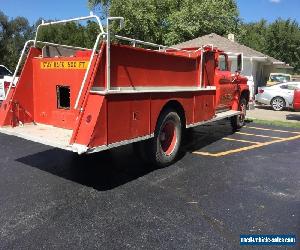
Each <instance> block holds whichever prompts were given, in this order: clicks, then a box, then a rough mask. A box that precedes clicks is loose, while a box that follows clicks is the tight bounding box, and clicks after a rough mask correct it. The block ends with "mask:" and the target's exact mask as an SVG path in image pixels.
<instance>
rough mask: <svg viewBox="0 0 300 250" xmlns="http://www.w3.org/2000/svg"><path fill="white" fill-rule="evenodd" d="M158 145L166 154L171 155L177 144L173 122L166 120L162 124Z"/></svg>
mask: <svg viewBox="0 0 300 250" xmlns="http://www.w3.org/2000/svg"><path fill="white" fill-rule="evenodd" d="M159 140H160V145H161V148H162V150H163V152H164V153H165V154H166V155H171V154H172V153H173V151H174V149H175V147H176V144H177V133H176V127H175V124H174V122H172V121H168V122H166V123H165V124H164V126H163V128H162V130H161V133H160V135H159Z"/></svg>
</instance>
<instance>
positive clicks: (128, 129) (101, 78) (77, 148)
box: [0, 40, 249, 165]
mask: <svg viewBox="0 0 300 250" xmlns="http://www.w3.org/2000/svg"><path fill="white" fill-rule="evenodd" d="M108 44H109V48H108V47H107V46H108ZM49 46H50V45H47V46H46V47H45V48H46V49H48V47H49ZM54 47H55V46H54ZM45 48H44V49H45ZM55 48H58V46H56V47H55ZM44 49H40V48H38V47H31V48H30V50H29V53H28V55H27V59H26V62H25V64H24V66H23V69H22V72H21V75H20V78H19V81H18V84H17V85H16V86H15V87H13V86H12V87H11V88H10V91H9V92H8V95H7V98H6V100H5V101H4V102H3V103H2V105H1V107H0V127H1V132H4V133H7V134H13V135H17V136H20V137H23V138H26V139H29V140H33V141H36V142H41V143H44V144H47V145H51V146H55V147H59V148H62V149H66V150H71V151H74V152H77V153H79V154H81V153H92V152H98V151H102V150H106V149H110V148H112V147H116V146H120V145H124V144H128V143H133V142H137V141H143V140H146V139H151V138H152V140H153V138H156V137H157V136H156V135H157V134H160V137H159V138H160V139H159V140H161V141H164V144H163V143H162V144H161V145H160V148H163V154H164V155H165V156H170V155H171V154H172V150H173V149H174V148H175V145H176V144H177V143H179V139H181V137H180V138H179V137H178V134H176V133H179V132H178V131H177V130H176V131H177V132H176V131H175V127H176V126H177V125H176V119H175V118H176V117H175V118H174V119H175V120H174V119H173V120H172V119H171V121H167V122H166V123H165V124H164V125H162V127H161V128H159V127H158V126H160V125H161V124H160V123H161V121H160V120H163V118H164V117H162V116H166V117H167V116H168V115H167V114H165V113H166V110H171V111H172V112H173V116H174V113H175V116H177V115H178V117H179V118H180V126H181V127H182V128H189V127H194V126H198V125H201V124H204V123H206V122H210V121H213V120H216V119H221V118H226V117H238V115H240V113H241V112H240V111H241V109H244V108H245V107H241V105H240V101H241V97H243V98H244V99H245V100H247V101H248V100H249V90H248V87H247V84H246V82H247V80H246V78H244V77H242V76H239V75H238V74H235V75H233V74H231V72H230V69H229V66H228V65H229V62H228V56H227V55H226V54H225V53H223V52H222V51H220V50H218V49H217V48H213V47H211V46H207V47H202V48H194V49H186V50H175V49H164V50H149V49H144V48H137V47H133V46H129V45H121V44H117V43H110V41H109V40H106V41H102V42H101V43H99V45H97V46H96V47H95V48H94V51H92V50H85V51H83V50H81V49H74V50H73V53H72V55H68V56H64V55H62V56H51V55H45V53H44ZM108 59H109V60H108ZM82 79H84V80H83V81H82ZM171 111H170V112H169V113H171V115H172V112H171ZM159 124H160V125H159ZM174 124H175V125H174ZM160 129H161V131H162V132H161V131H160ZM159 131H160V132H159ZM175 132H176V133H175ZM161 133H162V134H163V135H161ZM175 135H176V136H177V137H176V136H175ZM174 138H175V139H174ZM176 153H177V152H176ZM172 158H173V157H172ZM161 165H163V164H161Z"/></svg>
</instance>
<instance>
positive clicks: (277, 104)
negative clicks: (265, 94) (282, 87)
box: [271, 96, 285, 111]
mask: <svg viewBox="0 0 300 250" xmlns="http://www.w3.org/2000/svg"><path fill="white" fill-rule="evenodd" d="M271 107H272V109H273V110H275V111H281V110H283V109H284V108H285V101H284V99H283V98H282V97H279V96H277V97H274V98H273V99H272V101H271Z"/></svg>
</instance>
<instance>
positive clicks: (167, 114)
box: [149, 109, 182, 167]
mask: <svg viewBox="0 0 300 250" xmlns="http://www.w3.org/2000/svg"><path fill="white" fill-rule="evenodd" d="M181 139H182V122H181V119H180V116H179V115H178V113H177V112H176V111H175V110H173V109H166V110H165V111H163V112H162V113H161V115H160V116H159V118H158V122H157V125H156V129H155V135H154V138H153V139H152V140H151V141H150V143H151V146H150V152H149V153H150V159H151V160H152V161H153V163H154V164H155V165H157V166H159V167H166V166H168V165H170V164H172V163H173V162H174V161H175V160H176V158H177V156H178V153H179V148H180V144H181Z"/></svg>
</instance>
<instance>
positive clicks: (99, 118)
mask: <svg viewBox="0 0 300 250" xmlns="http://www.w3.org/2000/svg"><path fill="white" fill-rule="evenodd" d="M106 129H107V126H106V100H105V98H104V97H103V96H100V95H93V94H91V95H89V97H88V102H87V105H86V106H85V108H84V112H83V115H82V117H81V122H80V124H79V127H78V128H76V129H75V130H74V133H73V136H72V139H71V141H72V143H77V144H81V145H86V146H88V145H89V144H91V140H93V139H96V141H94V142H93V143H92V145H95V142H96V143H99V144H98V145H105V144H106ZM95 137H97V138H95ZM98 145H97V146H98Z"/></svg>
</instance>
